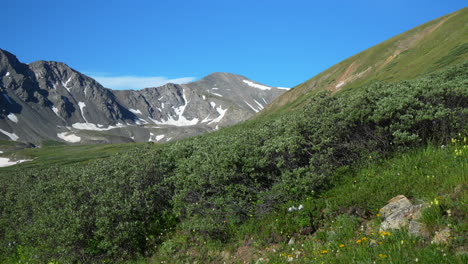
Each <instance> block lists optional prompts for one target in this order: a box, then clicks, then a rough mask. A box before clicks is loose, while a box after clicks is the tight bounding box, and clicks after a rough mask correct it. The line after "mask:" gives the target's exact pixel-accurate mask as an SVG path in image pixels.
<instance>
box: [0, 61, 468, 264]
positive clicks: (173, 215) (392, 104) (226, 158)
mask: <svg viewBox="0 0 468 264" xmlns="http://www.w3.org/2000/svg"><path fill="white" fill-rule="evenodd" d="M467 87H468V64H466V63H465V64H462V65H459V66H457V67H453V68H450V69H448V70H445V71H443V72H440V73H437V74H433V75H430V76H427V77H425V78H421V79H416V80H412V81H404V82H400V83H393V84H386V83H374V84H372V85H370V86H367V87H364V88H362V89H355V90H353V93H350V92H348V93H346V92H344V93H340V94H336V95H330V94H328V93H319V94H317V95H316V96H315V97H314V98H313V99H312V101H311V102H310V104H309V105H308V106H307V107H305V108H304V109H301V110H297V111H296V112H290V113H287V114H283V115H281V116H277V117H275V118H273V117H266V118H259V119H256V120H252V121H248V122H245V123H243V124H240V125H237V126H234V127H231V128H227V129H222V130H221V131H219V132H216V133H211V134H207V135H203V136H199V137H195V138H191V139H187V140H183V141H179V142H176V143H173V144H170V145H165V146H162V147H160V148H157V149H155V148H152V147H150V146H140V147H138V148H135V149H134V150H132V151H130V152H128V153H126V154H122V155H118V156H114V157H110V158H104V159H101V160H97V161H93V162H88V163H86V165H83V164H81V165H80V164H75V165H70V166H63V167H55V166H52V167H50V168H48V169H43V170H33V169H24V170H18V171H16V172H11V171H8V174H6V173H4V174H0V253H1V254H2V255H4V256H7V255H10V256H11V255H12V254H15V252H18V247H17V245H22V246H24V247H27V248H33V249H34V250H37V252H38V253H37V255H38V262H44V261H46V260H52V259H56V260H63V261H66V262H86V263H90V262H98V261H101V260H112V261H114V262H115V261H119V260H123V259H127V258H130V257H134V256H135V255H143V254H145V253H146V252H148V251H149V250H150V248H152V247H154V246H155V245H157V244H158V243H160V242H161V241H163V240H164V236H165V234H166V233H167V232H168V231H169V230H170V228H172V227H174V226H175V225H177V223H178V222H179V221H180V222H181V223H180V224H179V225H178V226H179V228H180V229H181V230H182V231H185V232H192V233H196V234H198V235H202V236H210V237H211V238H214V239H218V240H221V241H228V240H229V239H231V238H232V237H233V232H234V230H235V228H236V226H239V224H242V223H245V222H247V221H254V220H253V219H255V218H259V217H261V216H264V215H267V214H269V213H270V212H271V211H272V210H274V209H276V208H278V207H280V206H284V204H286V203H288V201H294V200H300V199H303V198H304V197H314V196H316V195H318V194H320V193H321V192H322V191H324V190H326V189H327V188H328V187H329V186H330V184H331V177H332V176H333V175H336V172H337V170H338V169H340V168H341V169H343V168H347V167H348V166H349V165H352V164H355V163H356V162H359V160H362V159H363V158H366V159H367V158H368V157H369V156H371V157H373V158H375V157H384V156H387V155H390V154H392V153H394V152H395V151H400V150H404V149H407V148H408V147H415V146H420V145H424V144H426V143H427V142H434V143H441V142H446V141H448V140H449V139H450V138H451V137H452V136H453V135H455V134H456V133H458V132H460V131H463V130H464V129H466V126H467V123H466V122H467V120H468V89H467ZM317 213H318V212H314V214H317ZM308 218H309V216H307V217H305V216H304V217H302V216H301V215H300V214H298V218H297V222H298V223H299V224H300V225H301V226H307V225H309V224H311V225H313V226H314V225H316V224H317V223H315V222H314V223H303V222H304V221H303V219H308ZM13 242H14V244H13Z"/></svg>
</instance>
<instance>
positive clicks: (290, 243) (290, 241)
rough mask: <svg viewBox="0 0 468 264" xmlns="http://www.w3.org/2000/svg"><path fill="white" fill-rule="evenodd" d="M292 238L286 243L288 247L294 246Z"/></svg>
mask: <svg viewBox="0 0 468 264" xmlns="http://www.w3.org/2000/svg"><path fill="white" fill-rule="evenodd" d="M294 242H295V241H294V237H291V239H289V242H288V245H290V246H291V245H294Z"/></svg>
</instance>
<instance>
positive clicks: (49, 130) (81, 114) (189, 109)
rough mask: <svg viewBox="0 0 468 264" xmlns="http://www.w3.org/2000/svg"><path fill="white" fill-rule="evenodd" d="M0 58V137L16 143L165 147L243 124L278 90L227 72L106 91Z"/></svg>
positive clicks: (59, 72)
mask: <svg viewBox="0 0 468 264" xmlns="http://www.w3.org/2000/svg"><path fill="white" fill-rule="evenodd" d="M0 57H1V60H0V61H1V65H0V76H2V77H1V79H0V92H1V93H2V94H3V96H2V97H0V100H2V101H1V102H2V104H1V106H2V107H1V109H0V110H1V114H0V129H2V131H3V132H2V131H0V132H2V133H0V138H3V139H7V140H8V139H9V140H15V141H16V140H20V141H25V142H33V143H40V141H42V140H44V139H53V140H62V141H68V142H70V143H117V142H132V141H134V142H145V141H162V142H167V141H170V140H172V139H178V138H183V137H187V136H193V135H197V134H200V133H203V132H208V131H213V130H217V129H219V128H220V127H223V126H228V125H232V124H235V123H238V122H240V121H243V120H246V119H248V118H250V117H251V116H253V115H254V114H255V113H257V112H259V111H260V110H261V109H263V108H264V107H265V106H266V105H267V104H268V103H269V102H271V101H272V100H273V99H274V98H276V97H277V96H278V95H279V94H281V93H282V92H283V90H281V89H278V88H274V87H269V86H265V85H262V84H259V83H257V82H254V81H251V80H249V79H248V78H246V77H244V76H240V75H235V74H231V73H212V74H210V75H208V76H206V77H204V78H202V79H200V80H198V81H194V82H191V83H187V84H171V83H168V84H165V85H162V86H159V87H148V88H143V89H140V90H112V89H109V88H105V87H103V86H102V85H101V84H99V83H98V82H97V81H96V80H94V79H93V78H91V77H89V76H87V75H85V74H82V73H80V72H78V71H76V70H74V69H73V68H71V67H69V66H68V65H67V64H66V63H63V62H55V61H45V60H39V61H35V62H31V63H29V64H23V63H21V62H20V61H19V60H18V59H17V58H16V56H14V55H13V54H12V53H9V52H7V51H4V50H0ZM252 84H253V87H252ZM216 86H219V87H216ZM255 86H257V87H255ZM259 87H260V88H261V87H268V89H255V88H259ZM259 101H260V102H261V103H259ZM25 110H27V111H26V112H27V113H28V114H27V115H25V116H23V113H24V112H23V111H25ZM9 116H10V117H13V116H15V117H13V118H14V119H15V120H14V121H13V120H11V119H10V118H8V117H9ZM21 120H23V121H25V122H18V121H21ZM15 121H16V122H15ZM39 123H43V125H40V124H39ZM12 131H13V132H12ZM103 131H105V133H103ZM9 135H10V136H9ZM12 135H14V136H12Z"/></svg>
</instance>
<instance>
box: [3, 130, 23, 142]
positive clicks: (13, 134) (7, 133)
mask: <svg viewBox="0 0 468 264" xmlns="http://www.w3.org/2000/svg"><path fill="white" fill-rule="evenodd" d="M0 132H2V133H3V134H5V135H6V136H7V137H9V138H10V139H11V140H13V141H16V140H18V139H19V137H18V135H16V134H15V133H9V132H6V131H5V130H3V129H0Z"/></svg>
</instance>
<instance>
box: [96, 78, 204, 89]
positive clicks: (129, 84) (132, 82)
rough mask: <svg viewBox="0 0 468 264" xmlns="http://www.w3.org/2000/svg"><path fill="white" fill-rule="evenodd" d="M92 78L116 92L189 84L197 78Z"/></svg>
mask: <svg viewBox="0 0 468 264" xmlns="http://www.w3.org/2000/svg"><path fill="white" fill-rule="evenodd" d="M88 76H90V77H91V78H93V79H95V80H96V81H98V82H99V83H100V84H102V86H104V87H107V88H111V89H114V90H127V89H131V90H139V89H143V88H148V87H158V86H161V85H164V84H166V83H176V84H182V83H188V82H192V81H194V80H195V79H196V78H195V77H182V78H176V79H168V78H166V77H162V76H154V77H142V76H102V75H101V76H99V75H93V74H88Z"/></svg>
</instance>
